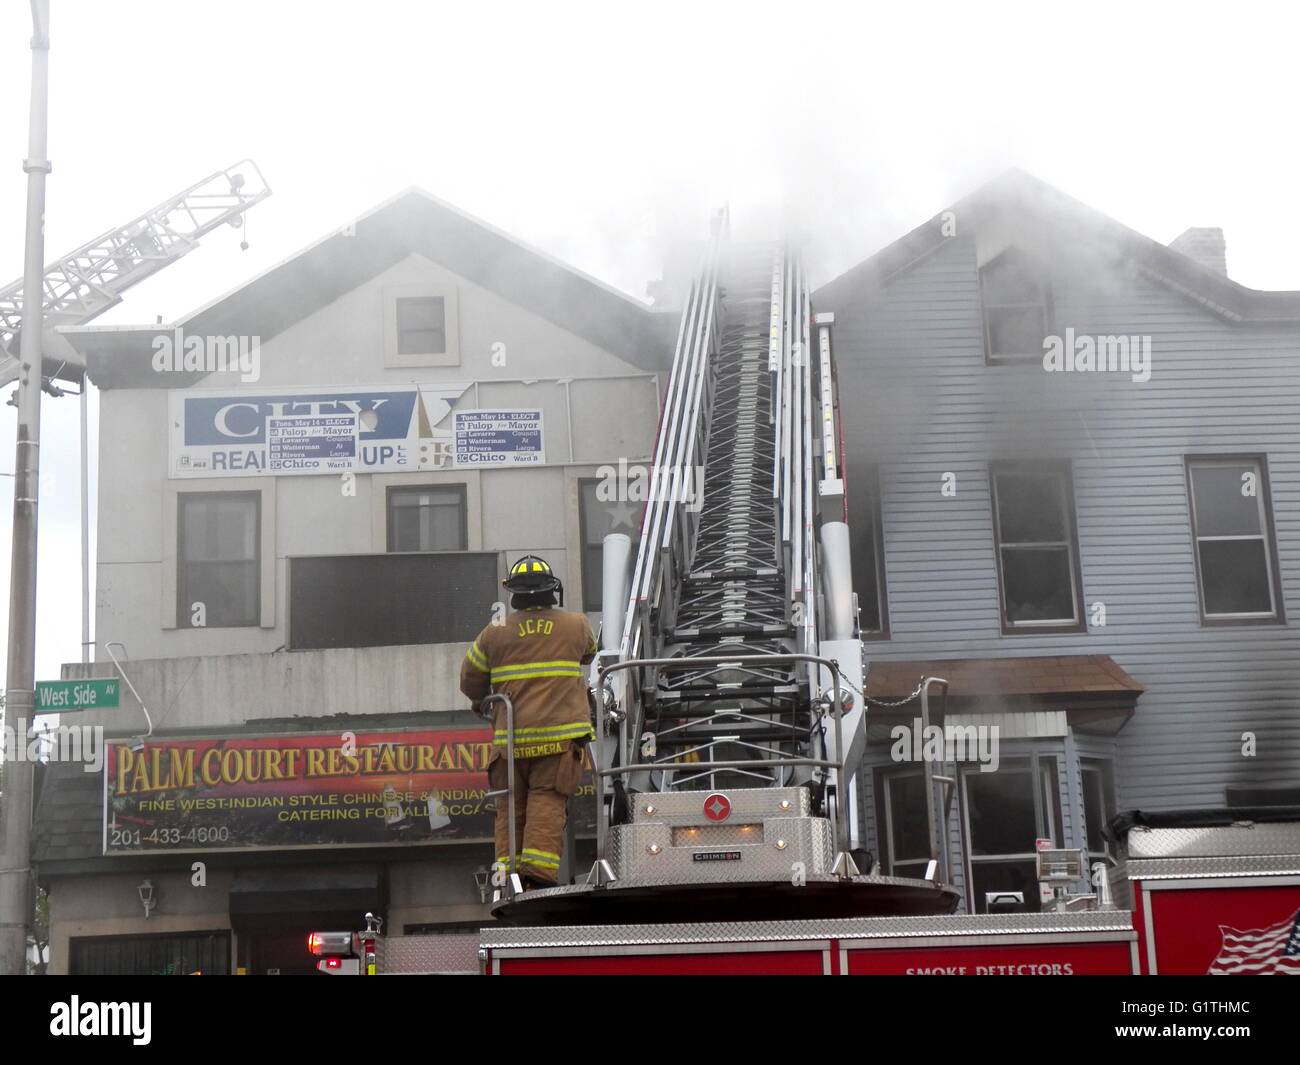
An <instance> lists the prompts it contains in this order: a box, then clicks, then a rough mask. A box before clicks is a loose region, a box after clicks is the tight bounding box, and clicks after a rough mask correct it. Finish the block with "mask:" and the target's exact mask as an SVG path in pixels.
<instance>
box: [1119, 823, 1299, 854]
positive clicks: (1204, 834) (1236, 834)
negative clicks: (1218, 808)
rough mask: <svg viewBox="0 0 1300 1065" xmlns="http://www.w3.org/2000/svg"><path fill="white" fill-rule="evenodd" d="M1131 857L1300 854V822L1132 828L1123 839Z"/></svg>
mask: <svg viewBox="0 0 1300 1065" xmlns="http://www.w3.org/2000/svg"><path fill="white" fill-rule="evenodd" d="M1126 846H1127V848H1128V856H1129V857H1130V858H1203V857H1237V856H1240V855H1245V854H1292V855H1300V824H1293V823H1287V822H1279V823H1277V824H1259V823H1251V824H1242V825H1216V826H1214V827H1210V828H1141V827H1139V828H1133V829H1130V831H1129V833H1128V839H1127V842H1126Z"/></svg>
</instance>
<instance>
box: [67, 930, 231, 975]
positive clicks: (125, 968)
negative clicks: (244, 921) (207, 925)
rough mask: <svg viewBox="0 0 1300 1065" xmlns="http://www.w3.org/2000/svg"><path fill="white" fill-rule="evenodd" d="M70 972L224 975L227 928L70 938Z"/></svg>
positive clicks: (227, 963) (227, 966)
mask: <svg viewBox="0 0 1300 1065" xmlns="http://www.w3.org/2000/svg"><path fill="white" fill-rule="evenodd" d="M70 947H71V950H70V953H71V958H70V959H69V962H70V964H69V967H68V968H69V972H70V973H71V975H73V976H192V975H194V974H195V973H203V974H207V975H216V976H225V975H227V974H228V973H229V972H230V933H229V932H183V933H181V934H179V935H161V936H102V937H97V938H93V939H81V938H76V939H73V940H72V942H71V944H70Z"/></svg>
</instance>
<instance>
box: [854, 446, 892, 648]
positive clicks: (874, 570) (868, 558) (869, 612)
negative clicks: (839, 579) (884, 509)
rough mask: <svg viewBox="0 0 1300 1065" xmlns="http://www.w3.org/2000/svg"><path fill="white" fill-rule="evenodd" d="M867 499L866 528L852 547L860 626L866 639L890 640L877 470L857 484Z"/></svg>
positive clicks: (856, 486)
mask: <svg viewBox="0 0 1300 1065" xmlns="http://www.w3.org/2000/svg"><path fill="white" fill-rule="evenodd" d="M854 488H855V489H856V490H858V491H860V492H862V494H863V495H865V496H866V497H867V504H866V505H867V507H868V508H869V509H868V510H867V511H866V514H865V515H864V517H865V518H866V521H865V522H864V527H863V529H862V531H861V532H860V533H859V534H858V535H857V537H856V542H855V543H854V544H853V554H854V556H855V557H854V559H853V582H854V584H855V585H856V588H855V591H856V592H857V594H858V623H859V626H860V628H861V630H862V635H863V637H864V638H870V637H873V636H874V637H877V638H885V639H887V638H888V637H889V599H888V595H887V592H886V585H885V540H884V531H883V525H882V521H881V512H880V479H879V475H878V472H877V471H876V470H875V469H870V470H867V471H865V475H864V476H862V477H861V478H860V479H859V480H855V481H854Z"/></svg>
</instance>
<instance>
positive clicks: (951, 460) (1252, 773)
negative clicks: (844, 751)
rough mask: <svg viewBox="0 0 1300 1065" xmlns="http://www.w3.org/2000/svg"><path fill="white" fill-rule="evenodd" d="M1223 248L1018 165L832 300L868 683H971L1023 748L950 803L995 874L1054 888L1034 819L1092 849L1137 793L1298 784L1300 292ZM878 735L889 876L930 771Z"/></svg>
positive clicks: (898, 713)
mask: <svg viewBox="0 0 1300 1065" xmlns="http://www.w3.org/2000/svg"><path fill="white" fill-rule="evenodd" d="M1177 248H1185V249H1187V253H1184V252H1183V251H1180V250H1176V249H1177ZM1207 249H1208V250H1207ZM1193 256H1196V258H1194V257H1193ZM1223 260H1224V253H1223V241H1222V235H1221V234H1218V233H1217V231H1203V230H1197V231H1190V235H1189V236H1187V238H1186V239H1183V238H1180V240H1179V241H1177V242H1175V248H1167V247H1164V246H1162V245H1159V244H1156V243H1155V242H1153V241H1151V240H1148V239H1147V238H1145V237H1142V236H1141V235H1139V234H1137V233H1134V232H1133V231H1131V230H1128V229H1126V228H1125V227H1123V226H1121V225H1119V224H1118V223H1116V222H1114V221H1112V220H1110V219H1108V218H1105V217H1104V216H1102V215H1100V214H1098V213H1096V212H1094V211H1092V210H1090V209H1088V208H1086V207H1084V206H1083V205H1081V204H1078V203H1077V202H1075V201H1072V200H1070V199H1069V198H1068V197H1066V196H1064V195H1062V194H1060V193H1059V192H1057V191H1055V190H1054V189H1051V188H1050V187H1048V186H1046V185H1043V184H1041V183H1039V182H1037V181H1036V180H1034V179H1032V178H1029V177H1028V176H1026V175H1023V174H1018V173H1012V174H1009V175H1007V176H1006V177H1004V178H1002V179H1000V180H998V181H995V182H993V183H992V184H990V185H989V186H986V187H985V188H983V189H981V190H979V191H977V192H976V193H974V194H973V195H971V196H970V197H968V198H967V199H966V200H963V201H962V202H960V203H958V204H955V205H953V206H952V207H951V208H950V209H948V210H946V211H943V212H940V213H939V214H938V215H936V216H935V218H934V219H932V220H931V221H930V222H927V223H926V224H925V225H923V226H921V227H919V228H918V229H917V230H915V231H914V232H912V233H910V234H908V235H907V236H905V237H904V238H903V239H901V240H900V241H898V242H897V243H896V244H894V245H892V246H890V247H889V248H886V249H885V250H883V251H882V252H880V253H879V254H877V255H876V256H874V257H873V258H872V259H870V260H867V261H866V262H865V263H863V264H861V265H860V266H858V267H856V268H854V269H852V270H850V271H848V272H847V273H846V274H844V275H843V276H841V277H839V278H837V279H836V280H834V281H832V282H831V283H829V284H827V285H825V286H824V287H823V288H821V289H820V290H819V291H817V292H816V293H815V296H814V300H815V305H816V307H817V309H818V310H819V311H821V312H826V311H830V312H833V314H834V316H835V322H834V346H835V355H836V359H837V365H838V373H839V377H840V382H841V387H842V391H843V403H844V406H845V410H844V418H843V420H844V426H845V429H844V432H845V438H846V444H845V447H846V452H847V471H848V473H847V475H848V479H849V486H850V494H849V498H850V509H851V515H850V527H851V528H852V529H853V530H854V534H855V537H856V541H855V560H854V563H855V564H854V576H855V585H856V587H857V592H858V595H859V601H860V605H861V606H862V608H863V612H862V617H863V628H864V630H870V629H874V630H875V635H874V637H873V642H871V643H870V644H869V646H868V654H869V658H870V660H871V662H872V663H873V674H874V677H875V679H874V680H873V679H870V678H869V681H868V688H867V690H868V693H869V694H871V695H873V696H877V697H878V698H879V699H880V700H881V701H882V702H883V701H885V700H889V699H894V700H896V699H899V698H902V697H904V696H906V695H907V694H908V693H909V692H910V691H911V690H912V688H913V687H914V685H915V683H916V680H917V679H918V678H919V677H920V675H921V674H922V673H926V672H931V673H935V674H937V675H941V676H942V675H945V674H947V675H949V679H950V680H951V681H952V682H953V683H952V688H951V691H950V695H949V703H950V709H951V711H952V712H953V713H955V714H957V715H958V716H957V718H955V720H960V721H962V722H965V723H967V724H969V723H980V724H985V725H996V726H997V727H999V728H1000V730H1001V735H1002V739H1003V740H1004V741H1005V742H1004V743H1003V744H1002V761H1003V769H1002V771H1000V772H998V773H995V774H988V775H987V776H982V775H981V774H979V773H978V770H977V769H976V768H974V767H970V768H969V771H968V772H964V773H963V798H964V799H965V800H966V801H965V804H964V805H965V811H966V812H965V823H964V824H958V823H957V818H956V815H955V814H954V818H953V821H954V823H953V844H954V846H957V845H958V844H960V845H961V852H960V853H962V854H963V855H965V856H966V861H967V868H966V869H965V870H962V871H961V872H962V873H963V875H966V876H970V875H974V876H975V880H976V882H977V884H976V886H977V887H980V886H983V887H985V888H988V889H992V888H994V887H998V886H1004V881H1005V884H1006V885H1010V883H1011V882H1013V881H1014V883H1015V884H1016V886H1018V887H1029V888H1032V887H1033V886H1034V885H1033V884H1032V882H1031V881H1026V880H1025V879H1024V877H1023V870H1024V868H1025V866H1024V864H1023V863H1024V860H1025V856H1026V852H1027V851H1029V852H1030V853H1032V852H1031V850H1030V848H1029V847H1028V846H1026V845H1025V844H1027V843H1028V842H1030V841H1029V840H1026V839H1025V838H1024V837H1025V835H1026V833H1025V832H1021V834H1020V836H1019V839H1020V840H1021V843H1020V844H1017V845H1016V846H1015V847H1014V851H1013V852H1012V853H1013V854H1017V855H1019V856H1020V857H1019V858H1018V859H1014V860H1012V859H1008V860H1006V861H1004V862H1003V863H1002V873H1003V874H1005V878H1002V877H1001V876H1000V874H999V873H998V872H997V871H996V870H995V869H994V868H993V867H994V866H997V865H998V861H997V860H996V856H998V855H1003V856H1004V857H1005V855H1006V851H1005V847H1006V846H1009V845H1010V844H1008V843H1007V842H1006V840H1007V837H1008V836H1010V835H1012V833H1011V832H1010V831H1009V829H1008V827H1007V826H1008V825H1011V824H1014V823H1019V822H1020V821H1021V820H1023V822H1024V823H1025V824H1026V825H1027V824H1028V823H1029V822H1030V821H1032V820H1034V819H1036V828H1037V830H1038V833H1039V834H1040V835H1045V836H1051V837H1053V838H1054V839H1055V840H1056V843H1057V845H1058V846H1062V845H1064V846H1088V845H1089V844H1091V847H1092V849H1093V850H1094V851H1095V850H1096V849H1097V848H1099V847H1102V846H1104V841H1103V840H1101V838H1100V835H1099V828H1100V825H1099V824H1098V823H1097V822H1099V821H1101V820H1102V819H1104V818H1105V817H1106V816H1108V815H1109V814H1111V813H1113V812H1114V811H1115V810H1117V809H1131V808H1142V809H1174V808H1196V807H1221V806H1223V805H1225V803H1229V804H1235V803H1242V804H1249V803H1252V802H1261V801H1269V800H1270V797H1272V799H1275V800H1277V801H1280V800H1281V799H1283V798H1285V799H1286V800H1287V801H1291V802H1294V801H1295V796H1296V794H1297V788H1298V787H1300V702H1298V701H1297V689H1298V682H1300V634H1297V631H1296V629H1295V627H1294V624H1293V623H1292V622H1291V620H1290V616H1291V615H1293V614H1294V612H1295V611H1296V610H1300V601H1298V600H1297V596H1300V428H1298V425H1300V293H1294V292H1290V293H1287V292H1271V293H1265V292H1256V291H1252V290H1248V289H1245V288H1243V287H1242V286H1239V285H1237V284H1235V283H1234V282H1232V281H1230V280H1229V279H1228V278H1227V277H1226V276H1225V275H1224V273H1223V272H1222V271H1223ZM1053 336H1054V337H1057V338H1060V342H1061V345H1062V349H1063V350H1062V351H1061V352H1060V354H1061V355H1062V358H1061V359H1060V361H1059V362H1056V361H1053V360H1054V359H1055V356H1056V354H1057V352H1056V351H1055V350H1054V349H1053V348H1052V347H1050V346H1049V347H1046V348H1045V344H1044V341H1045V339H1046V338H1048V337H1053ZM1106 338H1118V339H1119V340H1123V341H1125V344H1124V345H1121V344H1119V343H1118V341H1116V340H1110V341H1108V340H1107V339H1106ZM1089 342H1095V343H1097V344H1100V345H1101V347H1099V348H1098V349H1097V350H1096V354H1095V355H1094V356H1093V357H1092V359H1091V361H1090V360H1089V359H1088V358H1087V352H1088V344H1089ZM1125 347H1127V348H1128V349H1129V350H1127V351H1124V350H1123V349H1124V348H1125ZM1121 354H1124V355H1126V356H1127V357H1126V358H1124V359H1121V358H1120V355H1121ZM1048 355H1051V356H1052V357H1053V360H1049V361H1048V362H1045V357H1046V356H1048ZM1071 356H1072V357H1073V358H1071ZM1108 356H1109V357H1108ZM1099 364H1100V365H1101V366H1104V367H1105V368H1104V369H1103V368H1099ZM915 705H916V704H915V702H913V703H911V704H908V706H906V707H903V708H900V709H898V710H890V709H888V708H884V707H879V708H877V709H878V712H879V714H880V715H884V717H885V719H886V720H891V719H890V718H889V715H891V714H892V715H894V717H895V718H897V719H898V720H899V721H904V722H906V721H909V720H910V719H911V717H912V711H913V710H914V709H915ZM958 712H960V713H958ZM872 735H873V738H874V739H875V740H876V741H877V742H876V744H875V745H874V746H873V747H872V750H873V752H874V753H873V754H872V755H871V756H870V757H869V761H870V762H872V763H873V766H874V769H875V770H876V771H875V772H874V773H872V772H868V773H865V774H864V775H863V783H864V787H865V789H866V792H867V793H868V794H867V799H868V801H867V804H866V805H867V807H868V809H871V810H875V811H877V813H878V815H879V820H880V822H881V824H882V825H883V824H886V823H889V817H890V813H889V811H890V810H891V809H893V811H894V814H893V822H892V823H893V825H894V828H893V830H892V835H893V836H895V837H897V838H896V839H891V838H890V836H891V833H890V832H883V831H882V832H880V833H879V834H875V835H874V836H873V839H874V841H875V845H876V847H877V848H878V850H879V853H880V854H881V856H882V858H883V859H884V861H885V863H886V865H887V866H888V865H889V864H890V854H891V850H892V851H893V852H894V853H895V856H896V859H898V860H904V861H905V859H906V857H913V858H915V856H916V853H917V852H916V847H915V842H914V840H915V832H914V831H912V829H910V828H909V826H908V823H907V819H906V809H907V804H908V800H909V797H911V798H912V799H913V800H914V799H915V796H916V788H917V787H918V786H919V785H918V781H919V774H918V771H917V770H916V769H915V768H914V767H906V766H898V765H895V764H893V762H892V760H891V759H890V757H889V754H888V751H887V747H886V745H887V744H888V738H887V736H886V735H885V731H884V730H883V729H877V730H875V731H874V732H873V734H872ZM1033 763H1038V772H1039V774H1040V775H1041V776H1042V777H1043V778H1044V782H1043V787H1042V788H1041V789H1035V788H1034V787H1033V786H1032V784H1031V781H1032V779H1033V778H1032V777H1031V775H1030V771H1029V770H1030V766H1031V764H1033ZM1017 766H1018V767H1020V768H1021V769H1023V773H1022V774H1021V775H1020V777H1019V778H1017V777H1016V776H1015V775H1014V774H1012V773H1008V772H1007V769H1009V768H1015V767H1017ZM909 774H911V777H910V779H911V784H910V785H909V783H908V775H909ZM891 777H892V778H893V779H892V782H891ZM995 782H996V783H995ZM882 790H889V791H890V792H891V794H890V795H889V796H885V795H883V794H879V792H880V791H882ZM1053 807H1055V809H1053ZM900 811H901V812H900ZM981 822H982V824H981ZM909 833H910V835H909ZM909 839H910V840H912V841H913V842H908V841H909ZM972 861H973V862H974V863H975V864H976V866H979V865H980V863H981V862H984V863H985V865H984V868H985V869H986V870H988V873H987V875H985V876H981V875H980V872H979V869H978V868H977V869H975V870H974V871H972V868H971V866H970V863H971V862H972ZM1017 862H1019V863H1021V864H1020V865H1019V869H1020V872H1018V873H1016V872H1014V870H1013V867H1014V866H1016V864H1017ZM901 868H903V869H907V868H909V866H907V865H906V864H904V865H903V866H902V867H901ZM910 868H913V869H914V868H915V866H911V867H910ZM1013 874H1014V875H1013ZM977 894H978V892H977ZM968 901H969V900H968ZM976 901H977V902H978V901H979V900H976Z"/></svg>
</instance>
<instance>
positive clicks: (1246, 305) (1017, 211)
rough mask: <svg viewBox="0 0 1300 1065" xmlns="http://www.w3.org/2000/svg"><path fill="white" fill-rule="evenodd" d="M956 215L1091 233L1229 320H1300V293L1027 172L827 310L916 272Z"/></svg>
mask: <svg viewBox="0 0 1300 1065" xmlns="http://www.w3.org/2000/svg"><path fill="white" fill-rule="evenodd" d="M950 212H951V213H952V215H955V216H956V218H957V220H958V224H959V225H960V226H961V227H962V229H963V230H964V231H966V232H970V231H971V230H973V229H978V228H979V227H980V226H982V225H984V224H986V223H988V222H990V221H992V220H994V219H995V218H997V217H999V216H1002V217H1013V218H1016V219H1017V220H1018V221H1022V222H1028V221H1038V222H1040V223H1042V224H1043V225H1044V226H1047V227H1051V228H1054V229H1061V230H1065V231H1067V232H1073V233H1084V234H1086V235H1087V236H1088V237H1089V238H1091V239H1092V240H1093V241H1095V242H1098V243H1100V244H1102V245H1107V246H1110V247H1112V248H1113V249H1114V250H1115V251H1116V252H1117V253H1118V254H1119V255H1120V256H1121V257H1123V258H1125V259H1128V260H1129V261H1131V262H1133V263H1134V264H1135V265H1136V266H1137V267H1138V268H1139V269H1140V270H1142V272H1144V273H1145V274H1147V275H1148V276H1150V277H1152V278H1154V279H1155V280H1157V281H1160V282H1161V283H1163V284H1165V285H1167V286H1169V287H1170V288H1172V289H1174V290H1175V291H1178V292H1180V293H1182V294H1183V295H1185V296H1187V297H1189V298H1191V299H1194V300H1196V301H1197V302H1199V303H1201V304H1203V305H1204V306H1206V307H1207V308H1208V309H1210V310H1211V311H1213V312H1214V313H1215V314H1218V315H1219V316H1220V317H1223V318H1225V319H1227V320H1229V321H1233V322H1251V323H1268V322H1293V321H1300V292H1285V291H1274V292H1268V291H1261V290H1259V289H1252V288H1247V287H1246V286H1245V285H1240V284H1238V283H1237V282H1235V281H1232V280H1230V279H1229V278H1226V277H1224V276H1222V275H1221V274H1217V273H1215V272H1214V271H1213V270H1211V269H1209V268H1207V267H1205V266H1202V265H1201V264H1200V263H1198V262H1197V261H1196V260H1194V259H1192V258H1190V257H1188V256H1187V255H1184V254H1183V253H1182V252H1179V251H1175V250H1174V249H1173V248H1170V247H1168V246H1166V245H1164V244H1161V243H1159V242H1158V241H1154V240H1152V239H1151V238H1150V237H1146V236H1143V235H1142V234H1141V233H1139V232H1137V231H1136V230H1134V229H1130V228H1129V227H1128V226H1126V225H1123V224H1121V223H1119V222H1116V221H1115V220H1114V219H1113V218H1110V217H1108V216H1107V215H1104V214H1102V213H1101V212H1100V211H1098V210H1095V209H1094V208H1092V207H1089V206H1087V205H1086V204H1083V203H1080V202H1079V201H1078V200H1076V199H1074V198H1072V197H1070V196H1067V195H1066V194H1065V193H1063V192H1061V191H1060V190H1059V189H1056V188H1053V187H1052V186H1051V185H1049V184H1047V183H1046V182H1045V181H1040V180H1039V179H1038V178H1036V177H1033V176H1032V175H1030V174H1026V173H1025V172H1024V171H1022V170H1008V171H1007V172H1005V173H1004V174H1002V175H1001V176H999V177H997V178H994V179H993V180H992V181H990V182H987V183H986V184H984V185H982V186H980V187H979V188H978V189H976V190H975V191H974V192H972V193H970V194H969V195H968V196H966V197H964V198H963V199H961V200H958V201H957V202H956V203H954V204H952V205H951V206H949V207H945V208H944V209H943V210H942V211H940V212H939V213H938V214H936V215H934V217H933V218H931V219H929V220H928V221H926V222H923V223H921V225H919V226H917V227H916V228H915V229H913V230H912V231H911V232H910V233H908V234H906V235H905V236H903V237H900V238H899V239H898V240H896V241H894V243H893V244H890V245H889V246H887V247H885V248H882V249H881V250H880V251H878V252H876V253H875V254H874V255H872V256H870V257H869V258H867V259H864V260H863V261H862V262H860V263H858V265H857V266H854V267H851V268H850V269H848V270H846V271H845V272H844V273H842V274H840V275H839V276H838V277H837V278H835V279H834V280H833V281H829V282H827V283H826V284H825V285H822V286H821V287H820V288H819V289H817V291H816V292H815V293H814V294H813V298H814V299H815V300H816V302H817V303H818V304H819V305H820V306H822V307H823V308H825V309H827V310H834V309H835V306H836V304H837V303H841V304H842V303H844V302H847V301H849V300H851V299H854V298H855V297H856V296H857V295H858V294H859V293H861V292H862V291H863V290H864V289H865V290H868V291H869V290H871V289H873V288H876V287H878V286H881V285H884V284H886V283H887V282H888V281H889V280H890V279H892V278H893V277H895V276H897V275H898V274H901V273H903V272H904V271H906V270H908V269H910V268H911V267H912V266H914V265H916V264H917V263H919V262H920V261H921V260H922V259H925V258H926V257H927V256H929V255H930V254H932V253H933V252H934V251H936V250H937V249H938V248H940V247H942V246H943V245H944V243H945V242H946V241H947V239H948V238H947V237H946V236H945V235H944V221H945V218H946V217H947V216H949V213H950Z"/></svg>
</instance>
